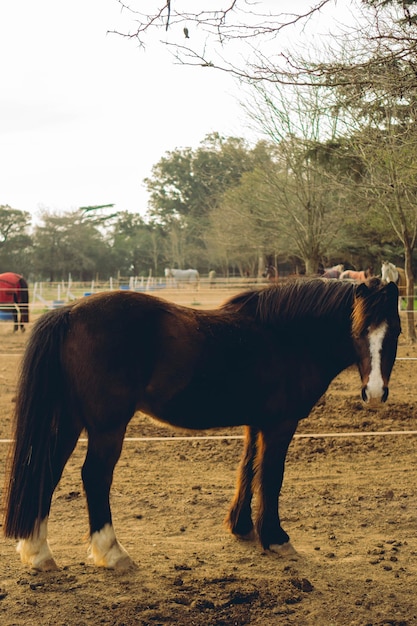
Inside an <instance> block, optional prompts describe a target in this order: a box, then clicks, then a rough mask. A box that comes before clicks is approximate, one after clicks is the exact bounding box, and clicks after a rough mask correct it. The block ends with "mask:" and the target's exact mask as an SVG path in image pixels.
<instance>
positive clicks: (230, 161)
mask: <svg viewBox="0 0 417 626" xmlns="http://www.w3.org/2000/svg"><path fill="white" fill-rule="evenodd" d="M253 166H254V160H253V155H252V153H251V150H250V149H249V148H248V147H247V145H246V144H245V142H244V140H243V139H239V138H236V137H227V138H224V137H221V136H220V135H219V134H217V133H214V134H212V135H208V136H207V137H206V138H205V139H204V140H203V141H202V143H201V144H200V146H199V147H198V148H197V149H196V150H193V149H191V148H185V149H181V150H175V151H173V152H169V153H168V154H167V155H166V156H165V157H163V158H162V159H161V160H160V161H159V162H158V163H157V164H156V165H155V166H154V167H153V168H152V177H151V178H148V179H146V180H145V184H146V185H147V188H148V190H149V192H150V206H149V211H148V215H149V219H150V222H151V223H153V224H159V225H160V226H161V227H162V228H163V229H164V231H165V232H166V233H167V235H168V237H167V241H166V243H167V248H166V250H165V252H166V256H167V259H168V261H169V265H177V266H178V267H184V266H185V265H187V264H191V265H193V266H196V267H200V268H201V267H204V266H205V265H207V263H208V257H207V245H206V233H207V229H208V227H209V223H210V214H211V212H212V211H213V210H214V209H216V208H217V207H218V206H219V204H220V202H221V199H222V196H223V194H224V193H225V192H226V191H227V190H228V189H230V188H232V187H234V186H237V185H238V184H239V182H240V180H241V177H242V175H243V174H244V172H246V171H250V170H251V169H252V168H253Z"/></svg>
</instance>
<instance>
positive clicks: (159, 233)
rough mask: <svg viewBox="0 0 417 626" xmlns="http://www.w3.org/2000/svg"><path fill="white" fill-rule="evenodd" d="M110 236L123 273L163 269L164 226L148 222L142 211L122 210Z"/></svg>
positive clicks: (115, 259) (118, 264) (114, 253)
mask: <svg viewBox="0 0 417 626" xmlns="http://www.w3.org/2000/svg"><path fill="white" fill-rule="evenodd" d="M110 239H111V241H112V244H111V245H112V257H113V260H114V263H115V266H116V267H117V268H118V271H119V272H120V273H121V274H122V275H123V276H131V275H133V276H143V275H145V276H147V275H148V274H149V272H150V271H151V272H153V274H154V275H155V276H157V275H158V274H160V273H161V271H162V269H163V267H164V266H165V257H164V253H163V249H164V243H165V241H164V240H165V236H164V233H163V230H162V228H161V226H158V225H155V224H149V223H147V222H145V220H144V219H143V217H141V216H140V215H138V214H135V213H128V212H121V213H119V215H118V217H117V220H116V222H115V224H114V227H113V232H112V234H111V236H110Z"/></svg>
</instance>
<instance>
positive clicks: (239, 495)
mask: <svg viewBox="0 0 417 626" xmlns="http://www.w3.org/2000/svg"><path fill="white" fill-rule="evenodd" d="M257 436H258V430H257V429H255V428H250V427H249V426H245V441H244V449H243V455H242V460H241V462H240V466H239V471H238V480H237V485H236V493H235V496H234V498H233V500H232V504H231V505H230V509H229V513H228V514H227V517H226V520H225V523H226V525H227V527H228V528H229V530H230V531H231V532H232V533H233V534H234V535H236V537H239V538H240V539H253V538H254V531H253V522H252V505H251V503H252V482H253V477H254V461H255V456H256V440H257Z"/></svg>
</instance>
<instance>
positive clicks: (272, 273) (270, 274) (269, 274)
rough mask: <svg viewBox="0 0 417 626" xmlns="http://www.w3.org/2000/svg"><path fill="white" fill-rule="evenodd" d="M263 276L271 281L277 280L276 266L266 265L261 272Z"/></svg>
mask: <svg viewBox="0 0 417 626" xmlns="http://www.w3.org/2000/svg"><path fill="white" fill-rule="evenodd" d="M262 276H263V278H266V279H267V280H268V281H269V282H271V283H276V282H277V281H278V278H279V275H278V268H277V267H276V266H275V265H268V266H267V267H266V268H265V271H264V272H263V274H262Z"/></svg>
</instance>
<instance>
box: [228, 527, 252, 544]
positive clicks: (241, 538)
mask: <svg viewBox="0 0 417 626" xmlns="http://www.w3.org/2000/svg"><path fill="white" fill-rule="evenodd" d="M233 537H235V538H236V539H237V540H238V541H255V539H256V534H255V531H254V530H253V529H252V530H251V531H250V532H248V533H246V535H239V534H238V533H233Z"/></svg>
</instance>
